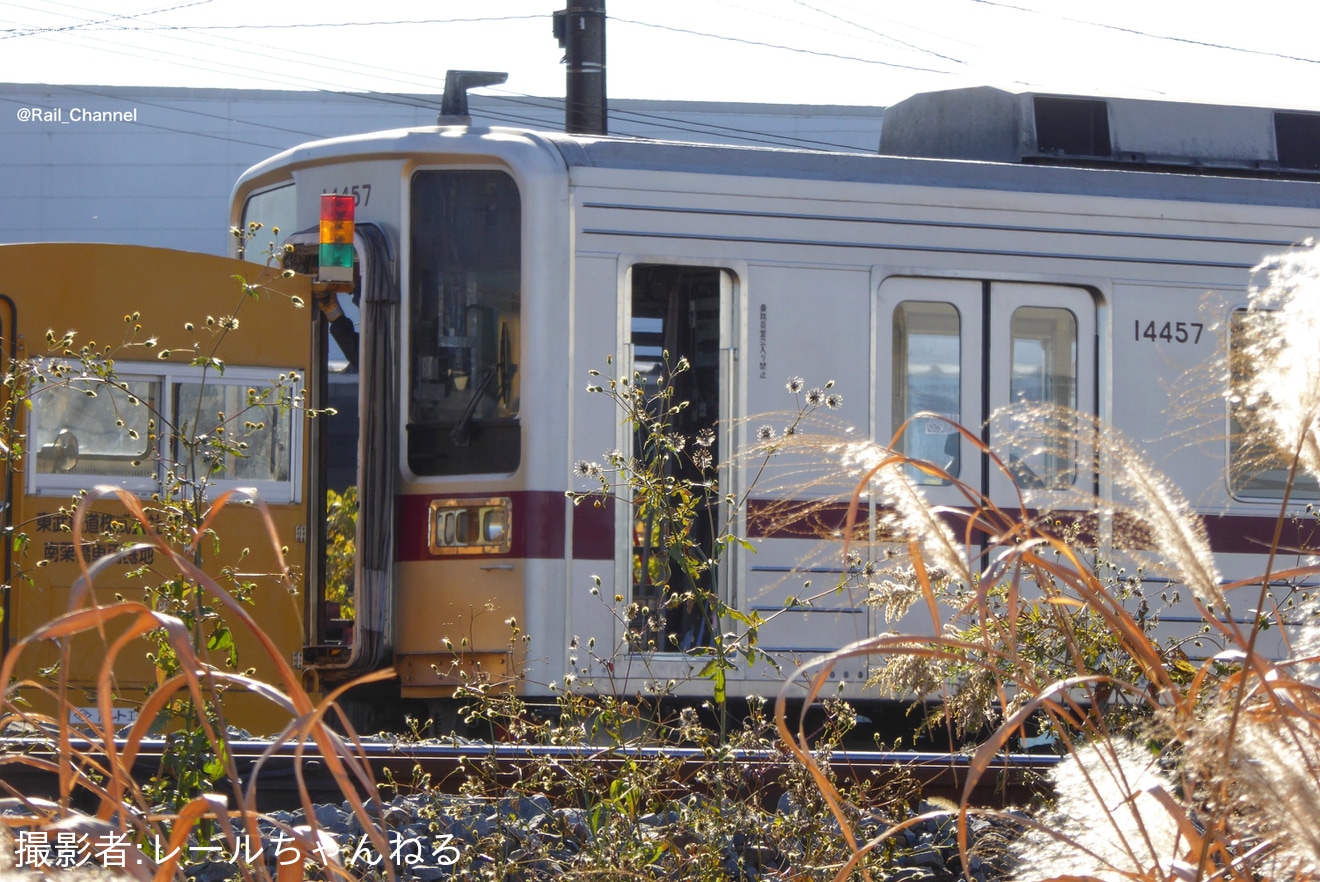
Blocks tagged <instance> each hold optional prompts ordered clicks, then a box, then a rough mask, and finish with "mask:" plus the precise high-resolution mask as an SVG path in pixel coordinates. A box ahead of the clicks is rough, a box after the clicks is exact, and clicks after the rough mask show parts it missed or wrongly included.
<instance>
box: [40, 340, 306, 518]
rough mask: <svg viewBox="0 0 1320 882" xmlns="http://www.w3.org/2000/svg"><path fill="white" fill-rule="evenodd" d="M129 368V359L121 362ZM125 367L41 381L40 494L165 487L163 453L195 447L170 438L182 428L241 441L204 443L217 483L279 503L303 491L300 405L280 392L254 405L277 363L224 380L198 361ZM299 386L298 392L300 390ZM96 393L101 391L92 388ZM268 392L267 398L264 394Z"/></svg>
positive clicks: (206, 467)
mask: <svg viewBox="0 0 1320 882" xmlns="http://www.w3.org/2000/svg"><path fill="white" fill-rule="evenodd" d="M121 367H123V366H121ZM133 370H134V372H135V374H136V376H132V377H127V376H126V375H120V377H119V379H118V382H117V383H115V384H110V383H105V382H100V381H88V380H81V379H74V380H70V381H68V382H67V383H58V384H57V383H51V384H48V385H47V386H46V387H44V388H38V389H37V390H36V391H35V392H34V394H33V397H32V433H31V445H32V448H33V449H34V450H35V451H36V456H35V457H33V460H32V461H33V463H34V465H30V466H29V468H30V472H29V478H30V480H31V481H32V484H31V486H32V489H33V490H34V491H35V492H37V493H42V494H44V493H68V492H71V491H77V490H82V489H87V488H89V487H91V486H93V485H95V484H115V485H118V486H120V487H123V488H125V489H127V490H131V491H133V492H135V493H145V492H152V491H154V490H156V489H158V487H159V476H160V469H161V466H162V460H164V462H165V464H167V465H168V464H172V463H182V462H183V460H184V459H185V458H186V457H187V453H186V452H185V451H184V450H183V449H180V448H181V446H180V447H175V448H174V449H171V448H170V447H168V446H162V445H167V444H169V443H170V442H171V441H177V438H176V436H198V435H204V436H208V437H217V436H218V435H219V433H220V432H222V431H223V433H224V436H225V437H226V438H227V439H228V440H229V442H230V444H231V445H232V446H233V447H234V448H237V449H235V450H232V451H230V452H225V453H222V454H218V453H214V452H212V451H210V450H205V451H199V452H198V454H197V457H198V458H197V460H196V461H195V462H194V463H193V465H194V466H195V467H196V473H197V475H198V476H199V477H200V476H206V477H207V478H208V480H210V481H211V482H213V484H214V486H215V487H216V488H217V489H223V488H227V487H251V488H254V489H255V490H256V491H257V492H258V494H259V495H260V496H261V498H262V499H264V500H265V501H267V502H269V503H272V504H287V503H289V502H292V501H296V500H297V498H298V496H299V487H298V485H297V478H298V477H299V475H298V474H297V472H298V467H297V464H298V463H299V462H300V459H299V455H300V454H299V450H300V446H301V444H302V434H301V428H300V427H301V423H300V422H299V419H300V417H299V414H300V411H298V410H295V409H293V408H285V409H284V411H283V412H281V409H280V407H279V406H278V402H277V401H276V400H275V399H274V396H271V398H270V399H269V400H268V401H267V402H266V403H264V404H259V405H258V404H249V391H250V390H251V391H252V393H253V395H256V394H257V392H258V391H259V390H262V389H264V388H267V387H268V386H269V385H270V384H271V383H272V380H271V374H272V373H274V372H275V371H273V370H272V369H267V368H245V367H236V366H233V365H231V366H229V368H228V369H227V370H226V371H225V375H224V378H223V379H221V378H220V376H219V375H218V374H211V375H208V376H206V379H205V381H204V382H203V380H202V376H203V375H202V372H201V371H200V370H198V369H196V368H193V367H182V366H180V367H170V368H166V369H165V370H163V371H161V372H160V373H159V374H157V375H156V376H150V377H149V376H143V375H144V374H146V373H147V370H146V366H144V365H138V366H135V367H134V368H133ZM288 391H289V392H292V393H294V394H296V392H297V390H296V389H290V390H288ZM92 393H94V394H92ZM258 400H259V399H258Z"/></svg>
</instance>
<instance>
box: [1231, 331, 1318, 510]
mask: <svg viewBox="0 0 1320 882" xmlns="http://www.w3.org/2000/svg"><path fill="white" fill-rule="evenodd" d="M1246 315H1247V313H1246V310H1243V309H1239V310H1236V311H1235V312H1234V313H1233V316H1232V318H1231V320H1230V322H1229V369H1230V382H1231V384H1232V389H1231V390H1230V394H1229V396H1228V483H1229V488H1230V489H1231V491H1232V493H1233V495H1234V496H1238V497H1242V498H1246V499H1253V498H1254V499H1282V498H1283V496H1284V492H1285V491H1286V490H1287V488H1288V471H1289V469H1288V462H1287V461H1286V460H1285V459H1284V457H1283V456H1282V455H1281V454H1280V452H1279V448H1278V447H1277V446H1276V445H1274V444H1272V443H1270V441H1269V434H1270V433H1269V430H1268V429H1267V428H1266V427H1265V426H1263V425H1262V423H1261V417H1260V415H1259V414H1258V413H1257V412H1256V408H1255V407H1254V406H1253V405H1252V404H1250V403H1249V402H1248V398H1249V396H1248V394H1247V386H1248V383H1249V382H1250V381H1251V378H1252V370H1253V368H1252V364H1251V359H1250V358H1248V357H1247V355H1246V344H1247V342H1248V341H1247V333H1246V332H1247V322H1246ZM1318 496H1320V484H1318V483H1317V482H1316V479H1315V478H1314V477H1312V476H1311V475H1310V474H1308V473H1307V472H1305V471H1304V470H1302V469H1298V470H1297V474H1296V477H1295V478H1294V479H1293V487H1292V492H1291V493H1290V494H1289V497H1290V498H1292V499H1315V498H1316V497H1318Z"/></svg>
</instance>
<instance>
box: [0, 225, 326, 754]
mask: <svg viewBox="0 0 1320 882" xmlns="http://www.w3.org/2000/svg"><path fill="white" fill-rule="evenodd" d="M309 302H310V295H309V292H308V289H307V279H306V278H305V277H294V278H283V277H282V274H281V273H280V271H279V270H270V269H266V268H264V267H261V266H259V265H254V264H252V263H250V262H248V263H244V262H241V261H236V260H231V259H228V258H221V257H214V256H210V255H203V254H194V253H185V252H178V251H169V250H163V249H157V248H143V247H137V246H125V245H91V244H32V245H0V340H2V341H3V358H4V365H5V370H6V371H7V373H9V374H11V375H19V376H22V377H24V381H23V383H22V385H26V386H27V388H28V389H29V390H30V391H29V392H28V393H27V394H28V395H29V396H30V399H29V400H30V407H28V406H20V407H13V408H11V409H10V411H11V414H12V415H11V421H12V425H11V427H10V429H11V431H10V433H9V441H10V443H11V446H12V449H11V451H10V453H11V457H10V458H11V467H10V469H9V470H8V472H7V474H6V475H5V484H4V493H5V500H4V502H5V508H4V513H3V518H4V524H3V526H4V528H5V529H6V531H7V532H6V536H9V537H12V541H9V542H6V544H5V547H4V549H3V552H2V554H3V561H2V562H3V566H4V570H5V572H4V582H5V584H6V585H8V586H9V587H8V591H7V592H6V594H5V596H4V619H3V622H0V635H2V637H3V642H4V649H5V651H6V652H9V651H10V650H11V649H12V648H14V647H16V646H17V645H18V644H19V643H20V642H22V641H24V639H25V638H26V637H28V636H29V635H31V634H32V633H33V632H34V631H35V630H36V629H38V628H40V627H42V626H43V625H45V624H46V623H48V622H50V621H52V620H54V619H56V618H57V617H59V616H61V615H63V614H65V613H66V612H68V611H69V610H70V608H71V605H72V606H75V607H77V606H81V607H86V606H89V605H91V603H92V598H93V597H94V600H95V602H96V603H99V604H110V603H113V602H115V601H116V600H117V599H120V598H122V599H125V600H129V601H143V602H145V603H146V604H147V605H149V606H151V607H152V608H154V609H157V610H160V611H165V612H173V613H176V614H177V613H182V614H183V615H184V616H188V615H191V616H193V617H194V618H193V619H192V621H191V622H190V625H191V627H192V635H193V638H194V640H195V641H196V643H197V644H199V645H200V646H202V647H203V648H204V650H208V649H209V653H210V657H211V661H212V663H213V664H215V665H216V667H217V668H219V669H221V670H223V669H225V668H226V667H232V668H234V669H235V670H237V671H243V670H247V669H249V668H253V669H255V671H254V673H255V675H256V677H258V678H259V679H262V680H265V681H267V682H272V681H274V680H275V679H276V678H275V665H276V663H275V662H274V661H272V660H271V659H270V657H269V655H268V654H267V653H266V652H265V651H263V650H262V648H261V647H260V645H259V644H258V642H257V640H256V639H255V637H254V636H253V634H251V633H250V632H249V631H248V629H246V628H242V627H239V626H238V625H237V623H236V622H234V621H232V620H231V621H230V625H231V628H230V630H229V632H228V633H227V632H226V631H225V630H224V629H223V628H222V627H218V626H217V622H216V620H214V619H212V618H210V611H211V610H219V609H220V608H221V604H219V603H217V602H216V600H215V598H214V597H213V596H209V595H208V594H206V593H205V592H202V593H201V594H200V596H198V597H192V596H191V595H189V593H188V591H189V589H188V588H187V587H181V585H185V583H182V582H181V581H180V570H179V567H178V566H177V565H176V562H174V561H172V560H171V558H170V555H169V554H167V553H165V552H164V551H163V549H162V548H159V547H155V548H153V547H152V546H151V543H150V542H149V541H147V540H148V537H147V536H145V535H144V529H145V528H147V527H150V528H151V529H154V530H155V531H156V532H158V533H160V532H163V531H167V530H169V529H171V528H172V527H179V526H182V527H183V528H184V529H185V531H186V530H187V529H194V528H195V526H196V522H197V520H198V518H206V517H209V516H210V515H211V514H214V520H213V521H210V522H208V525H207V526H208V528H209V532H207V534H206V535H205V536H204V537H203V539H202V540H201V541H200V542H199V543H198V544H197V547H196V549H195V550H194V551H193V552H191V553H190V555H189V559H190V560H195V561H196V562H197V563H198V564H200V566H201V568H202V570H203V571H204V572H205V573H206V574H207V575H208V576H210V577H211V578H212V579H214V580H215V583H216V584H218V585H221V586H223V587H225V589H226V590H228V591H230V592H232V593H234V594H236V595H240V596H243V597H245V607H244V608H245V609H246V610H247V611H248V612H249V613H250V614H251V615H252V616H253V618H255V620H256V621H257V622H259V623H260V626H261V628H262V629H263V630H264V631H265V632H266V634H268V635H269V636H270V637H271V638H272V640H273V641H274V643H275V644H276V645H277V646H279V647H281V648H282V649H281V652H282V653H283V654H284V655H285V658H284V659H283V660H284V661H285V662H291V661H293V655H294V653H295V652H296V651H297V649H298V648H299V647H301V646H302V644H303V643H304V618H305V615H304V595H305V592H304V590H303V583H302V578H303V576H304V574H305V572H306V565H307V561H306V548H307V544H306V541H305V540H306V529H307V526H306V525H307V522H308V494H307V484H306V476H307V474H308V471H309V453H308V449H309V445H308V443H307V442H306V438H307V437H308V435H309V433H308V432H307V431H306V426H305V422H306V420H307V419H308V417H307V414H306V413H305V410H304V408H303V407H302V406H301V401H302V397H303V389H302V386H301V384H302V383H303V382H305V378H306V376H307V370H308V366H309V359H310V357H311V355H310V353H311V347H312V334H311V333H310V330H309V329H310V325H309V321H308V310H307V309H306V308H305V305H306V304H307V303H309ZM68 333H71V334H72V335H73V336H72V338H71V339H72V346H71V347H70V346H69V345H67V341H66V338H65V335H66V334H68ZM52 341H53V342H54V345H53V346H52ZM80 353H87V355H82V354H80ZM89 359H90V360H89ZM6 394H7V395H9V394H12V393H11V392H10V390H8V389H7V390H6ZM230 491H234V492H233V493H232V495H230V496H228V498H227V499H226V494H229V493H230ZM82 493H87V494H88V497H89V499H88V502H87V504H85V505H84V506H83V507H82V511H81V514H79V513H78V511H79V510H78V508H77V504H78V499H79V495H80V494H82ZM254 499H257V500H260V502H261V503H262V504H261V505H257V504H253V502H252V500H254ZM134 500H137V501H140V502H141V503H142V504H143V506H144V507H145V509H146V510H147V512H148V519H147V520H148V524H146V525H143V524H141V523H140V519H139V518H135V517H134V516H133V515H132V513H131V511H130V508H131V505H132V502H133V501H134ZM222 501H223V504H219V503H221V502H222ZM185 503H193V504H196V505H195V508H194V511H196V512H197V513H198V515H197V516H196V517H194V518H193V521H192V522H191V525H190V522H189V521H188V519H187V518H186V517H185V518H184V520H183V521H180V520H179V518H178V515H177V514H176V515H174V516H173V517H172V516H171V514H170V512H176V513H177V512H181V511H184V510H185V509H186V508H187V505H186V504H185ZM263 510H264V512H266V513H268V515H269V517H268V518H267V517H266V516H265V515H264V514H263ZM272 527H273V530H272ZM180 544H181V545H182V544H183V543H182V542H181V543H180ZM79 551H81V555H80V554H79ZM80 556H81V558H82V561H81V562H80V560H79V558H80ZM84 567H87V568H89V570H88V571H89V572H90V575H91V578H90V583H91V585H92V591H91V593H90V594H88V593H87V592H85V591H82V590H80V588H79V583H80V580H81V579H83V574H84V571H85V570H84ZM185 621H187V619H185ZM114 634H115V631H114V630H111V631H110V632H109V633H106V634H98V633H96V632H95V631H93V632H92V633H90V634H83V635H81V636H79V637H78V638H77V639H76V640H74V641H73V644H72V651H71V652H70V653H69V654H68V655H67V658H66V660H65V661H63V662H61V661H60V654H59V651H58V648H57V647H56V646H55V645H54V644H53V643H50V642H45V643H41V644H31V645H27V646H24V647H23V652H22V655H21V661H20V664H19V667H18V668H17V676H18V678H19V679H27V680H31V681H33V682H34V683H49V684H53V683H54V682H55V678H56V677H57V676H58V675H59V674H62V675H63V676H64V677H66V678H67V683H68V685H69V686H70V687H71V692H70V694H69V701H68V704H69V705H70V708H71V709H69V711H68V712H70V713H76V711H77V710H80V711H81V712H82V713H84V714H87V715H88V716H90V717H91V718H93V719H98V718H99V714H98V713H97V711H96V710H95V708H96V700H95V694H94V693H95V689H96V687H97V684H98V676H99V675H100V672H101V668H102V662H103V660H104V659H105V657H106V651H107V647H108V646H109V645H110V644H109V643H108V641H110V640H112V639H113V636H114ZM231 635H232V645H231V641H230V636H231ZM158 651H159V650H158V647H157V645H156V643H155V642H153V641H152V640H150V639H146V638H137V639H136V640H135V641H134V643H133V644H132V645H131V646H130V647H129V648H128V649H127V650H125V651H124V652H123V653H122V654H121V659H122V661H121V663H120V664H117V665H116V666H115V669H114V673H115V679H114V694H115V710H114V717H115V722H116V723H127V722H129V721H131V720H133V719H135V718H136V715H137V713H138V710H139V709H140V707H141V705H142V702H143V701H144V699H145V698H146V696H147V694H148V693H149V692H150V691H151V690H152V688H153V687H154V685H155V684H156V682H157V681H158V678H159V676H160V675H159V671H158V666H157V665H156V664H154V663H153V662H152V661H151V660H150V659H149V653H156V652H158ZM231 651H232V653H231ZM53 666H58V667H62V668H63V671H61V672H58V674H57V672H56V671H55V670H54V669H53ZM23 696H24V697H25V698H26V699H28V700H29V701H31V702H32V704H33V706H34V708H35V709H37V710H40V711H43V712H52V711H54V709H55V704H54V703H53V702H52V701H51V700H50V698H49V696H43V694H42V689H41V688H39V687H37V686H33V687H31V688H27V689H25V690H23ZM74 709H76V710H74ZM224 709H225V718H226V722H228V723H229V724H231V725H236V726H240V727H242V728H245V729H247V730H248V731H250V732H253V733H264V732H269V731H271V730H272V729H275V730H277V729H278V728H279V727H281V726H282V725H283V722H284V721H283V720H282V719H281V718H280V715H279V714H274V713H272V708H271V707H270V706H269V704H267V703H266V702H265V701H264V700H262V699H260V698H258V697H257V696H256V695H255V694H253V693H251V692H250V691H248V690H246V689H243V688H236V689H233V690H231V691H230V692H229V693H228V694H227V696H226V699H225V702H224Z"/></svg>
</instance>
